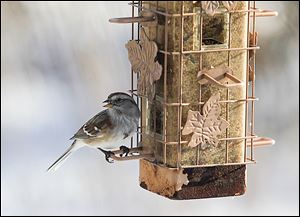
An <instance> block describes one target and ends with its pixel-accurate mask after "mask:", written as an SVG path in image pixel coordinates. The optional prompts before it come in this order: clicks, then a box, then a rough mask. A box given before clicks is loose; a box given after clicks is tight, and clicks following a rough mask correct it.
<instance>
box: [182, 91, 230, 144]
mask: <svg viewBox="0 0 300 217" xmlns="http://www.w3.org/2000/svg"><path fill="white" fill-rule="evenodd" d="M219 100H220V95H219V94H216V95H214V96H212V97H210V98H209V100H208V101H207V102H206V103H205V105H204V106H203V109H202V113H203V115H201V114H200V112H199V111H192V110H189V111H188V117H187V121H186V124H185V126H184V128H183V130H182V135H188V134H191V133H193V135H192V138H191V140H190V142H189V144H188V146H190V147H196V146H197V145H200V147H201V149H206V148H208V147H209V145H214V146H216V145H217V144H218V142H219V140H218V138H217V136H218V135H220V134H222V133H223V132H224V130H225V129H226V128H227V127H228V126H229V123H228V122H227V121H226V120H224V119H222V118H220V117H219V116H220V112H221V109H220V105H219Z"/></svg>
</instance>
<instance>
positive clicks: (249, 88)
mask: <svg viewBox="0 0 300 217" xmlns="http://www.w3.org/2000/svg"><path fill="white" fill-rule="evenodd" d="M130 5H131V10H132V17H131V18H115V19H111V20H110V21H111V22H116V23H132V24H131V25H132V38H131V41H129V42H128V43H127V44H126V48H127V49H128V55H129V60H130V62H131V65H132V70H131V90H130V92H131V94H132V96H133V97H135V99H136V101H137V103H138V105H139V107H140V110H141V120H140V126H139V129H138V134H137V136H136V138H133V139H132V141H131V148H132V150H144V151H145V150H147V154H148V155H143V154H141V155H140V157H142V158H144V159H143V160H141V161H140V182H141V186H142V187H144V188H146V189H148V190H150V191H153V192H156V193H159V194H161V195H164V196H167V197H170V198H175V199H191V198H203V197H215V196H229V195H239V194H243V193H244V191H245V186H246V184H245V164H249V163H255V159H254V146H258V145H264V144H269V143H272V142H273V141H272V140H271V139H269V138H261V137H258V136H257V135H256V133H255V128H254V127H255V117H254V111H255V105H254V104H255V101H257V100H258V98H257V97H256V95H255V52H256V50H258V49H259V47H258V46H257V32H256V17H259V16H274V15H276V12H274V11H268V10H260V9H258V8H256V3H255V1H249V2H248V1H238V2H232V1H220V2H219V1H132V2H131V3H130ZM133 157H135V158H139V157H137V156H133ZM189 169H193V170H189ZM212 169H213V171H216V170H217V171H218V173H222V174H223V175H221V178H220V177H219V179H224V180H226V179H227V180H228V179H232V178H234V177H235V178H237V177H238V178H239V179H237V182H236V183H235V185H236V186H232V188H231V190H228V189H229V188H226V189H225V190H224V189H223V192H222V190H221V191H220V187H218V186H217V185H216V183H215V182H209V183H210V185H214V188H216V189H218V190H216V191H211V192H209V193H203V191H204V190H205V189H206V190H207V188H209V186H208V187H207V186H206V187H203V183H202V182H201V179H202V178H203V177H206V176H205V174H210V175H209V176H210V177H211V178H212V180H213V179H214V178H216V177H215V176H216V172H213V173H212ZM160 170H161V173H159V172H158V171H160ZM170 171H171V172H170ZM232 171H235V172H232ZM236 171H239V172H238V173H236ZM158 173H159V174H160V178H159V179H158V178H157V174H158ZM196 173H197V174H198V175H195V174H196ZM224 174H225V175H226V177H227V178H224ZM217 179H218V178H217ZM170 180H173V181H170ZM174 180H175V181H174ZM199 180H200V182H199ZM241 180H242V181H241ZM238 182H239V183H242V185H239V184H237V183H238ZM170 183H173V184H170ZM187 183H194V184H193V186H195V185H197V184H195V183H198V186H200V185H201V183H202V187H201V186H200V187H199V188H198V189H196V190H195V189H193V190H191V188H186V189H187V190H186V191H183V190H182V188H184V187H185V186H183V185H187V186H188V184H187ZM170 185H172V188H170ZM166 189H169V190H166ZM170 189H171V190H170ZM188 189H190V190H188ZM179 192H183V193H181V194H180V193H179ZM201 192H202V193H201ZM220 192H221V193H220Z"/></svg>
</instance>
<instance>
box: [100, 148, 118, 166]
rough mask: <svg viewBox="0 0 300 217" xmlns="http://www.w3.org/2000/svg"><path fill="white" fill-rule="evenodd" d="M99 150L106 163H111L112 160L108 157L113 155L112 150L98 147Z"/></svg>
mask: <svg viewBox="0 0 300 217" xmlns="http://www.w3.org/2000/svg"><path fill="white" fill-rule="evenodd" d="M98 149H99V150H100V151H101V152H103V154H105V160H106V161H107V162H108V163H113V162H114V160H110V157H111V156H113V155H115V154H114V153H113V152H112V151H105V150H103V149H102V148H98Z"/></svg>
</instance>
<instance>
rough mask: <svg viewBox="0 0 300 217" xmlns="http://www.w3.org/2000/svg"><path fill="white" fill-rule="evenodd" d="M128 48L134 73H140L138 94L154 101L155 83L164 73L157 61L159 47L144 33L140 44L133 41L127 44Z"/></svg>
mask: <svg viewBox="0 0 300 217" xmlns="http://www.w3.org/2000/svg"><path fill="white" fill-rule="evenodd" d="M126 48H127V50H128V58H129V61H130V63H131V66H132V69H133V71H134V72H135V73H139V80H138V94H140V95H144V96H147V97H148V98H150V99H153V97H154V94H155V90H154V85H153V83H154V82H155V81H157V80H158V79H159V78H160V76H161V73H162V66H161V65H160V64H159V63H158V62H157V61H155V57H156V55H157V51H158V48H157V45H156V44H155V42H153V41H149V39H148V38H147V36H146V35H145V33H144V31H142V32H141V41H140V44H138V43H137V42H136V41H134V40H132V41H129V42H128V43H127V44H126Z"/></svg>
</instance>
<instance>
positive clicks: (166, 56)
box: [163, 1, 169, 164]
mask: <svg viewBox="0 0 300 217" xmlns="http://www.w3.org/2000/svg"><path fill="white" fill-rule="evenodd" d="M168 6H169V5H168V1H166V12H167V13H168ZM165 50H168V17H167V16H166V17H165ZM167 70H168V55H167V54H164V103H167V90H168V89H167ZM163 127H164V132H163V134H164V135H163V136H164V164H167V145H166V142H167V106H164V125H163Z"/></svg>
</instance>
